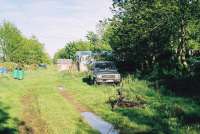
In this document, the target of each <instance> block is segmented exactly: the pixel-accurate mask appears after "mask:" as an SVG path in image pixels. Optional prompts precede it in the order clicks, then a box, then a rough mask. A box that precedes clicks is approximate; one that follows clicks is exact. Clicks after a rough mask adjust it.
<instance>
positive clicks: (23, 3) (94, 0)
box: [0, 0, 112, 55]
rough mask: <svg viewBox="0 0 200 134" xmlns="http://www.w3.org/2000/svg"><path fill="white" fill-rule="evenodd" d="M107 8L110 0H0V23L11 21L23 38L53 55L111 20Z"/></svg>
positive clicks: (110, 2)
mask: <svg viewBox="0 0 200 134" xmlns="http://www.w3.org/2000/svg"><path fill="white" fill-rule="evenodd" d="M111 4H112V0H57V1H55V0H16V1H13V0H0V5H3V6H1V9H0V21H1V22H2V20H8V21H11V22H12V23H14V24H15V25H17V27H18V28H19V29H20V30H21V31H22V32H23V33H24V34H25V35H26V36H31V35H36V37H37V38H38V39H39V40H40V41H41V42H43V43H44V44H45V48H46V49H47V51H48V52H49V53H50V54H51V55H53V54H54V53H55V51H56V50H57V49H59V48H62V47H63V46H64V45H65V44H66V42H69V41H73V40H77V39H81V38H84V36H85V34H86V33H87V31H91V30H95V26H96V24H97V22H98V21H99V20H101V19H104V18H107V17H109V16H111V12H110V10H109V7H110V6H111Z"/></svg>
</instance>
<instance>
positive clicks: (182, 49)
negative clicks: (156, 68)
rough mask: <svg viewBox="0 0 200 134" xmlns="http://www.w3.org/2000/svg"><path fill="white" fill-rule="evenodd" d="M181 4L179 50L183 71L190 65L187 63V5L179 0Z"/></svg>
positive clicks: (182, 0) (179, 59)
mask: <svg viewBox="0 0 200 134" xmlns="http://www.w3.org/2000/svg"><path fill="white" fill-rule="evenodd" d="M179 4H180V38H179V46H178V50H177V56H178V61H179V64H180V65H181V67H182V68H183V69H187V67H188V64H187V61H186V55H187V39H186V17H185V8H184V7H185V4H186V2H185V1H184V0H179Z"/></svg>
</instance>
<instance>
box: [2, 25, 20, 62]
mask: <svg viewBox="0 0 200 134" xmlns="http://www.w3.org/2000/svg"><path fill="white" fill-rule="evenodd" d="M22 39H23V37H22V35H21V32H20V31H19V30H18V29H17V28H16V27H15V26H14V25H13V24H12V23H10V22H4V23H3V25H2V26H0V49H1V52H2V58H3V60H4V61H11V59H12V57H13V56H14V55H13V52H14V51H15V50H16V49H17V48H18V47H19V45H20V43H21V40H22Z"/></svg>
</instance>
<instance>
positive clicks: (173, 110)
mask: <svg viewBox="0 0 200 134" xmlns="http://www.w3.org/2000/svg"><path fill="white" fill-rule="evenodd" d="M86 76H87V75H86V74H80V73H59V72H57V71H56V70H55V69H54V68H49V69H47V70H38V71H35V72H30V73H26V76H25V79H24V80H22V81H18V80H13V79H12V77H11V76H10V75H7V76H3V77H2V76H1V78H0V133H2V134H4V133H11V134H12V133H22V134H25V133H30V134H32V133H35V134H94V133H97V132H96V131H95V130H93V129H91V128H90V127H89V125H87V123H85V122H84V121H83V120H82V119H81V116H80V112H82V111H84V110H87V111H92V112H94V113H96V114H97V115H99V116H101V117H102V118H103V119H105V120H107V121H109V122H111V123H112V124H114V125H115V127H116V128H117V129H120V131H121V133H123V134H134V133H141V134H143V133H149V134H150V133H152V134H157V133H159V134H162V133H163V134H165V133H169V134H173V133H174V134H198V133H200V124H199V123H200V114H199V111H200V106H199V104H198V103H197V102H195V101H194V100H191V99H185V98H181V97H175V96H173V95H163V92H161V90H157V91H156V90H153V89H151V88H149V86H148V82H146V81H140V80H137V79H135V78H127V79H126V80H125V81H124V84H125V85H124V87H125V88H126V89H130V90H129V95H128V96H129V97H130V98H133V100H134V99H135V97H136V95H137V96H139V97H142V98H143V99H144V100H145V101H146V105H145V107H144V108H134V109H122V108H117V109H115V110H114V111H112V110H111V107H110V105H109V104H108V103H107V101H108V98H109V96H112V95H115V94H116V89H117V88H119V87H114V86H112V85H100V86H97V85H88V84H87V82H86V79H85V78H86ZM60 87H63V89H62V90H63V92H61V91H60V89H59V88H60ZM62 93H63V94H62Z"/></svg>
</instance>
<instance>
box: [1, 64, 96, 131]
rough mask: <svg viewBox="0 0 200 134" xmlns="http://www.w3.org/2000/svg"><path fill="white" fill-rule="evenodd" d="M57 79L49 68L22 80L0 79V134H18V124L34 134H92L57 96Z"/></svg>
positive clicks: (3, 77)
mask: <svg viewBox="0 0 200 134" xmlns="http://www.w3.org/2000/svg"><path fill="white" fill-rule="evenodd" d="M59 80H60V78H59V77H58V73H57V71H56V70H54V69H52V68H51V69H48V70H38V71H34V72H31V73H27V74H26V76H25V79H24V80H22V81H18V80H14V79H12V78H11V76H10V74H9V75H6V76H1V79H0V102H1V105H0V133H5V132H6V133H19V128H20V125H21V124H23V125H26V126H25V127H26V128H30V129H31V130H30V131H34V132H35V133H37V134H38V133H41V134H44V132H45V133H52V134H66V133H68V134H74V133H78V134H79V133H81V134H88V133H91V134H93V133H96V132H95V131H94V130H92V129H91V128H90V127H89V126H88V125H87V124H86V123H84V122H83V121H82V120H81V117H80V114H79V113H78V112H77V111H76V110H75V109H74V107H73V106H72V105H71V104H70V103H68V102H67V101H66V100H65V99H64V98H63V97H62V96H61V95H60V94H59V93H58V89H57V86H58V85H59V84H60V83H59ZM24 97H25V99H23V98H24ZM41 120H42V122H44V123H43V124H41V123H39V122H41ZM44 124H45V125H44ZM38 125H40V126H38ZM41 125H43V126H42V127H45V128H42V127H41ZM46 129H48V130H46ZM38 130H40V131H38Z"/></svg>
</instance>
